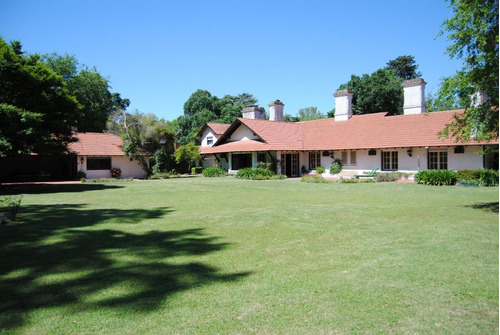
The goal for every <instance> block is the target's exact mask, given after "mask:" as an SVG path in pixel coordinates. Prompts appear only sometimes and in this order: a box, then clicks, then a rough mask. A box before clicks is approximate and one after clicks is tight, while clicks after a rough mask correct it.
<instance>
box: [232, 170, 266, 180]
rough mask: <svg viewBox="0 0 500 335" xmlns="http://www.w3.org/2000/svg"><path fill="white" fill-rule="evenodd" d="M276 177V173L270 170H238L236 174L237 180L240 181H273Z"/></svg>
mask: <svg viewBox="0 0 500 335" xmlns="http://www.w3.org/2000/svg"><path fill="white" fill-rule="evenodd" d="M273 176H274V172H273V171H271V170H268V169H261V168H257V169H253V168H244V169H240V170H238V172H237V173H236V178H239V179H251V180H266V179H272V178H273Z"/></svg>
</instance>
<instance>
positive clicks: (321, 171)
mask: <svg viewBox="0 0 500 335" xmlns="http://www.w3.org/2000/svg"><path fill="white" fill-rule="evenodd" d="M316 173H318V174H322V173H325V168H324V167H322V166H318V167H317V168H316Z"/></svg>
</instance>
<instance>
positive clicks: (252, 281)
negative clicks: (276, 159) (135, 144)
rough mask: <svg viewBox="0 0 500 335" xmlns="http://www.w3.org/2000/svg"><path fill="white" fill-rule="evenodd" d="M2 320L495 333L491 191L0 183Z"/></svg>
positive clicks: (194, 181)
mask: <svg viewBox="0 0 500 335" xmlns="http://www.w3.org/2000/svg"><path fill="white" fill-rule="evenodd" d="M0 191H1V192H3V194H7V193H24V194H25V195H24V199H23V204H22V208H21V211H20V213H19V215H18V217H19V222H17V223H14V222H12V223H9V224H7V225H3V226H1V227H0V241H1V244H0V259H1V264H0V297H1V299H0V330H3V331H6V332H12V333H19V334H69V333H72V334H74V333H76V334H78V333H82V334H141V333H164V334H353V333H359V334H379V333H389V334H392V333H394V334H415V333H417V334H443V333H444V334H495V333H498V240H499V238H498V188H466V187H431V186H423V185H415V184H398V183H377V184H334V183H331V184H307V183H301V182H300V181H298V180H284V181H241V180H237V179H234V178H228V177H226V178H215V179H211V178H202V177H198V178H186V179H172V180H165V181H136V182H131V183H123V184H102V185H99V184H81V185H64V186H36V187H35V186H32V187H28V188H12V187H11V188H8V187H6V186H3V188H1V189H0Z"/></svg>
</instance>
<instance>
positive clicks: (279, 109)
mask: <svg viewBox="0 0 500 335" xmlns="http://www.w3.org/2000/svg"><path fill="white" fill-rule="evenodd" d="M268 106H269V121H283V108H284V107H285V104H284V103H282V102H281V101H279V100H278V99H277V100H275V101H271V102H270V103H269V105H268Z"/></svg>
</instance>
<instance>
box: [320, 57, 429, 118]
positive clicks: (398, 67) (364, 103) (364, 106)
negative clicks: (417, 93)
mask: <svg viewBox="0 0 500 335" xmlns="http://www.w3.org/2000/svg"><path fill="white" fill-rule="evenodd" d="M417 68H418V65H417V64H416V62H415V58H414V57H413V56H409V55H407V56H399V57H397V58H396V59H393V60H390V61H389V62H387V66H386V67H384V68H381V69H379V70H377V71H375V72H373V73H372V74H363V75H362V76H361V77H359V76H357V75H354V74H353V75H352V76H351V80H349V81H348V82H347V83H345V84H342V85H340V87H339V89H341V90H343V89H349V90H351V91H352V93H353V96H352V108H353V113H354V114H368V113H380V112H387V113H389V114H392V115H397V114H402V113H403V103H404V101H403V87H402V86H401V85H402V83H403V81H404V80H406V79H414V78H418V77H420V76H421V73H420V72H419V71H417ZM332 112H333V111H332ZM332 112H329V113H328V116H329V117H331V115H332Z"/></svg>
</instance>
